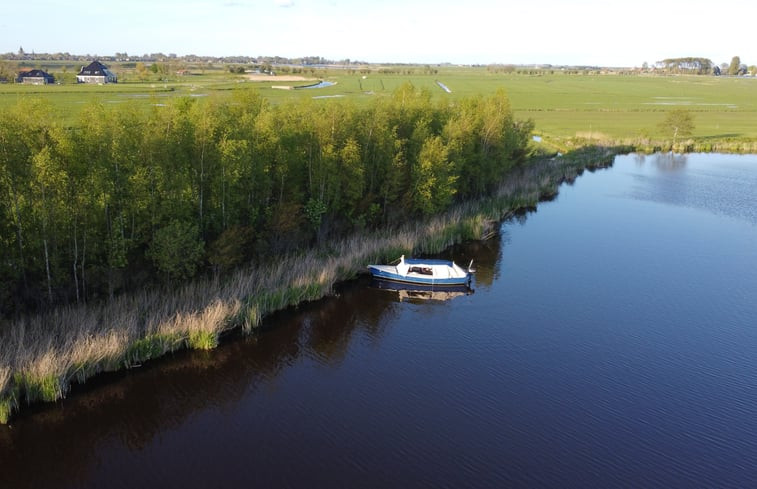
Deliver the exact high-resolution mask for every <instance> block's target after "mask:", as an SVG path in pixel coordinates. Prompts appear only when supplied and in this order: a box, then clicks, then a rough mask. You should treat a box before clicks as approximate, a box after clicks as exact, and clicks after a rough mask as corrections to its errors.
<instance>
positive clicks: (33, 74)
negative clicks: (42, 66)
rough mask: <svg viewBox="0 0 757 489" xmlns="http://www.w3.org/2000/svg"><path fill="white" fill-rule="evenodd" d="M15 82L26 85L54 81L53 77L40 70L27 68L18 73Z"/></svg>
mask: <svg viewBox="0 0 757 489" xmlns="http://www.w3.org/2000/svg"><path fill="white" fill-rule="evenodd" d="M16 82H17V83H23V84H26V85H47V84H48V83H55V77H54V76H53V75H51V74H49V73H47V72H45V71H42V70H29V71H22V72H21V73H19V74H18V78H16Z"/></svg>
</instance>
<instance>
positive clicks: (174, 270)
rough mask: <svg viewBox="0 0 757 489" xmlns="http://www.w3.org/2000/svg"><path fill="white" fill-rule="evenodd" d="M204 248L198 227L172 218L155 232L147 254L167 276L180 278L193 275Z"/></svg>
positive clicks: (175, 278)
mask: <svg viewBox="0 0 757 489" xmlns="http://www.w3.org/2000/svg"><path fill="white" fill-rule="evenodd" d="M204 250H205V244H204V242H203V241H202V240H201V239H200V231H199V228H198V227H197V226H196V225H195V224H192V223H187V222H184V221H178V220H174V221H171V223H170V224H168V225H166V226H164V227H162V228H160V229H158V230H157V231H156V232H155V238H154V239H153V241H152V243H151V244H150V248H149V249H148V250H147V254H148V256H149V257H150V258H151V259H152V260H153V262H154V263H155V266H156V267H157V268H158V270H160V271H161V272H163V273H165V274H166V276H167V277H168V278H170V279H173V280H180V279H187V278H190V277H193V276H194V275H195V273H196V272H197V267H198V266H199V264H200V260H201V259H202V256H203V252H204Z"/></svg>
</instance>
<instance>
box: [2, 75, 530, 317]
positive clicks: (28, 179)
mask: <svg viewBox="0 0 757 489" xmlns="http://www.w3.org/2000/svg"><path fill="white" fill-rule="evenodd" d="M161 102H165V100H161ZM323 102H324V101H306V102H292V103H289V104H283V105H272V104H269V103H268V102H267V101H266V100H265V99H263V98H261V97H260V96H259V95H258V94H257V92H255V91H254V90H239V91H235V92H234V93H233V94H232V95H231V97H230V98H227V99H220V98H207V99H204V100H198V99H196V98H190V97H186V98H178V99H175V100H174V101H173V102H171V103H170V104H166V105H164V104H162V103H160V104H159V103H157V101H156V103H154V104H152V105H151V106H150V108H149V109H145V107H144V106H143V105H142V106H140V105H137V104H134V105H123V106H116V107H112V106H111V107H106V106H105V105H103V104H101V103H97V102H93V103H91V104H90V105H88V106H87V107H86V108H85V110H83V111H82V113H81V116H80V117H79V119H78V122H77V123H76V124H74V125H73V126H72V127H66V126H64V125H62V124H61V123H60V122H59V119H58V118H56V116H55V113H54V110H53V108H52V107H51V106H49V105H46V103H45V102H43V101H40V100H38V99H22V100H21V101H20V102H19V103H18V104H17V105H16V106H14V107H12V108H10V109H9V110H5V111H3V113H2V114H1V115H0V256H2V262H0V282H1V283H3V287H2V289H1V291H0V300H1V302H0V304H1V306H2V314H3V315H5V316H7V315H11V314H15V313H19V312H23V311H27V310H31V309H37V310H39V309H42V308H45V307H48V306H49V305H52V304H59V303H83V302H86V301H91V300H98V299H104V298H107V297H109V296H113V294H115V293H118V292H120V291H124V290H128V289H134V288H141V287H158V286H161V285H163V284H166V283H176V282H177V281H181V280H185V279H188V278H190V277H192V276H193V275H195V274H197V273H199V272H207V273H210V271H215V272H223V271H224V270H228V269H230V268H232V267H235V266H237V265H239V264H241V263H243V262H246V261H249V260H251V259H274V260H275V256H276V254H277V253H280V252H284V251H292V250H296V249H301V248H304V247H307V246H312V245H314V244H321V245H327V243H328V240H329V239H330V238H335V237H338V236H342V235H345V234H347V233H355V232H360V231H361V230H366V229H375V228H378V227H380V226H391V225H393V224H396V223H402V222H405V221H407V220H408V219H418V218H423V217H424V216H429V215H431V214H434V213H437V212H440V211H442V210H444V209H446V208H447V207H449V206H450V205H451V204H452V203H453V202H454V201H455V200H456V199H465V198H470V197H475V196H479V195H483V194H485V193H487V192H488V191H489V190H490V189H491V188H492V187H493V186H494V185H495V184H496V183H498V182H499V180H500V179H501V177H502V176H503V175H504V173H505V172H506V171H507V170H508V169H509V168H511V167H512V166H513V165H514V164H515V163H516V162H517V161H518V160H519V159H520V158H521V157H522V156H523V155H524V154H525V151H526V146H527V144H528V140H529V137H530V133H531V130H532V124H531V123H530V122H519V121H516V120H514V119H513V115H512V110H511V108H510V104H509V101H508V98H507V96H506V95H505V93H504V92H502V91H500V92H498V93H497V94H495V95H493V96H490V97H488V98H484V97H475V98H469V99H465V100H461V101H458V102H453V103H449V102H439V103H434V102H432V99H431V95H430V93H429V92H427V91H422V90H417V89H415V88H414V87H413V86H412V85H410V84H406V85H404V86H403V87H401V88H400V89H398V90H397V91H396V92H394V93H393V94H392V96H391V97H386V98H377V99H376V100H375V101H374V103H372V104H370V105H368V106H366V107H360V108H358V107H356V106H354V105H352V104H350V103H348V102H345V103H342V102H335V101H329V102H328V103H323Z"/></svg>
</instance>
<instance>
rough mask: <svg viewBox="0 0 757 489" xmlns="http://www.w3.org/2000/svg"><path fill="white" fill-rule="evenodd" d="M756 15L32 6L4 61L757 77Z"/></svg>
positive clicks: (428, 3) (736, 2)
mask: <svg viewBox="0 0 757 489" xmlns="http://www.w3.org/2000/svg"><path fill="white" fill-rule="evenodd" d="M755 14H757V2H749V1H747V0H718V1H717V2H716V1H712V0H706V1H705V0H633V1H629V0H623V1H621V0H618V1H616V0H603V1H600V0H462V1H461V0H386V1H366V0H349V1H348V0H129V1H123V0H111V1H103V0H74V1H71V0H65V1H62V0H21V1H12V2H7V3H6V5H4V6H3V8H2V11H0V53H7V52H13V53H15V52H17V51H18V50H19V48H23V49H24V51H25V52H36V53H44V52H47V53H56V52H68V53H71V54H90V55H93V56H94V55H100V56H112V55H114V54H115V53H117V52H119V53H124V52H125V53H128V54H131V55H141V54H145V53H158V52H161V53H165V54H169V53H175V54H177V55H179V56H182V55H186V54H195V55H207V56H238V55H242V56H253V57H254V56H283V57H291V58H297V57H304V56H322V57H324V58H327V59H333V60H342V59H351V60H361V61H368V62H374V63H386V62H395V63H429V64H432V63H444V62H448V63H455V64H489V63H504V64H552V65H593V66H627V67H633V66H641V65H642V64H643V63H644V62H647V63H649V64H650V65H651V64H653V63H654V62H655V61H659V60H662V59H665V58H678V57H688V56H692V57H703V58H709V59H711V60H712V61H713V62H715V63H717V64H720V63H724V62H725V63H728V62H730V61H731V58H732V57H733V56H739V57H740V58H741V61H742V62H743V63H746V64H750V65H752V64H757V39H756V37H757V36H755V33H754V30H753V29H750V28H749V26H750V25H751V24H752V21H753V20H754V19H755V18H756V15H755Z"/></svg>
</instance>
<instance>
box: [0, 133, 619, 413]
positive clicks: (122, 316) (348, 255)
mask: <svg viewBox="0 0 757 489" xmlns="http://www.w3.org/2000/svg"><path fill="white" fill-rule="evenodd" d="M628 149H629V148H626V147H600V146H592V147H584V148H581V149H579V150H575V151H572V152H569V153H567V154H565V155H562V156H559V157H552V158H549V157H543V156H542V157H534V158H532V159H531V160H529V161H527V162H526V163H524V164H521V165H519V166H517V167H515V168H514V169H513V170H511V171H510V173H509V174H508V176H507V177H506V179H505V180H504V182H503V183H502V184H501V186H500V187H499V189H498V190H497V191H496V192H495V193H494V194H493V195H492V196H490V197H487V198H484V199H480V200H476V201H469V202H467V203H464V204H460V205H458V206H456V207H454V208H453V209H452V210H450V211H449V212H447V213H444V214H443V215H438V216H436V217H433V218H427V219H424V220H419V221H417V222H414V223H412V224H407V225H404V226H398V227H394V228H392V229H383V230H382V231H381V232H374V233H372V234H370V235H361V236H353V237H351V238H348V239H344V240H342V241H339V242H335V243H331V244H330V245H329V246H327V247H318V248H314V249H312V250H310V251H307V252H301V253H291V254H288V255H286V256H283V257H281V258H280V259H277V260H276V262H275V263H274V262H271V263H264V264H258V265H255V266H253V267H252V268H246V269H240V270H237V271H235V272H232V273H230V274H229V276H227V277H224V278H222V279H221V278H218V277H216V278H214V279H208V280H196V281H194V282H192V283H191V284H188V285H185V286H183V287H181V288H179V289H176V290H171V291H168V290H164V291H148V292H140V293H132V294H124V295H122V296H120V297H117V298H115V299H113V300H111V301H109V302H107V303H102V304H98V305H88V306H67V307H59V308H57V309H55V310H53V311H51V312H48V313H44V314H39V315H36V316H29V317H24V318H20V319H17V320H15V321H14V322H12V323H10V324H8V325H6V327H4V328H2V330H1V331H0V345H1V346H0V422H2V423H7V422H8V420H9V418H10V417H11V415H12V414H13V413H14V412H15V411H17V410H19V409H20V407H21V406H22V405H24V404H29V403H35V402H40V401H42V402H52V401H56V400H58V399H61V398H63V397H65V395H66V393H67V391H68V390H69V388H70V386H71V385H72V383H74V382H79V383H81V382H84V381H85V380H86V379H88V378H90V377H92V376H94V375H96V374H98V373H100V372H108V371H115V370H120V369H128V368H132V367H135V366H138V365H141V364H142V363H143V362H145V361H148V360H151V359H155V358H158V357H160V356H163V355H165V354H166V353H169V352H173V351H176V350H178V349H182V348H190V349H212V348H214V347H215V346H217V345H218V342H219V337H220V335H221V334H222V333H224V332H226V331H229V330H231V329H241V330H242V331H244V332H245V333H248V334H252V333H254V332H255V331H257V330H258V328H259V327H260V325H261V320H262V319H263V318H264V317H265V316H267V315H269V314H271V313H273V312H275V311H278V310H281V309H284V308H287V307H289V306H294V305H297V304H299V303H302V302H305V301H313V300H317V299H319V298H322V297H324V296H326V295H328V294H329V293H330V292H331V290H332V286H333V285H334V284H335V283H337V282H339V281H344V280H349V279H352V278H354V277H356V275H357V274H359V273H361V272H362V271H364V270H365V266H366V264H367V263H371V262H385V261H387V260H391V259H394V258H396V257H397V256H399V255H401V254H403V253H404V254H419V253H428V254H434V253H439V252H441V251H442V250H444V249H445V248H447V247H449V246H451V245H453V244H456V243H460V242H462V241H465V240H475V239H482V238H485V237H487V236H490V235H491V234H492V233H495V232H496V231H497V229H498V226H499V223H500V222H501V221H502V220H503V219H505V218H507V217H508V216H509V215H511V214H512V213H513V212H515V211H516V210H518V209H522V208H531V207H535V206H536V204H537V202H538V201H539V200H540V199H544V198H550V197H553V196H554V195H556V194H557V191H558V186H559V185H560V184H561V183H562V182H564V181H572V180H574V179H575V178H576V177H577V176H578V175H580V174H581V172H583V171H584V169H587V168H588V169H595V168H602V167H607V166H609V165H611V164H612V161H613V158H614V156H615V155H616V154H619V153H623V152H627V151H628Z"/></svg>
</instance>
